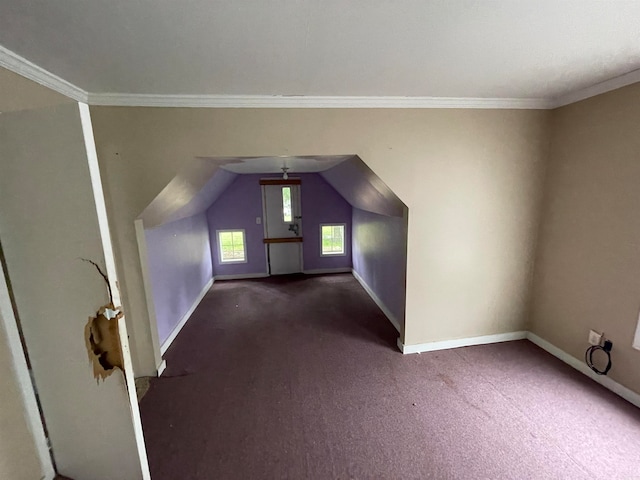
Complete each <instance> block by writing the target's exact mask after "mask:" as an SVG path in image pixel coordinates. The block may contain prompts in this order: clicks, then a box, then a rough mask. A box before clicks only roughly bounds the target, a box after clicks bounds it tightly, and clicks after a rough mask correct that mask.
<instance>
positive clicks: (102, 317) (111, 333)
mask: <svg viewBox="0 0 640 480" xmlns="http://www.w3.org/2000/svg"><path fill="white" fill-rule="evenodd" d="M81 260H82V261H84V262H87V263H90V264H91V265H93V266H94V267H96V270H98V273H99V274H100V276H101V277H102V278H103V279H104V282H105V284H106V285H107V290H108V292H109V303H108V304H107V305H104V306H102V307H100V310H98V311H97V312H96V315H95V316H94V317H89V321H88V322H87V324H86V325H85V327H84V340H85V343H86V346H87V353H88V354H89V361H90V362H91V364H92V366H93V376H94V377H95V379H96V380H97V381H98V383H99V382H100V379H102V380H104V379H105V378H107V377H108V376H109V375H111V374H112V373H113V372H114V371H115V369H116V368H119V369H120V370H122V371H124V360H123V358H122V348H121V346H120V333H119V331H118V321H119V320H120V319H121V318H122V317H123V316H124V314H123V313H122V311H121V309H120V307H115V306H114V305H113V294H112V292H111V284H110V283H109V278H108V277H107V275H106V274H105V273H104V272H103V271H102V269H101V268H100V266H99V265H98V264H97V263H96V262H94V261H92V260H88V259H86V258H81Z"/></svg>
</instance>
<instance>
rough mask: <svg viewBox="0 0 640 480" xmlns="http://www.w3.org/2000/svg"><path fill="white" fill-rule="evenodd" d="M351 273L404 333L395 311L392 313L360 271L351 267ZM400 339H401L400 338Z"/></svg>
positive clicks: (394, 324)
mask: <svg viewBox="0 0 640 480" xmlns="http://www.w3.org/2000/svg"><path fill="white" fill-rule="evenodd" d="M351 273H352V274H353V276H354V277H355V279H356V280H357V281H358V282H359V283H360V285H362V288H364V290H365V292H367V293H368V294H369V296H370V297H371V300H373V301H374V302H375V304H376V305H377V306H378V308H379V309H380V310H382V313H384V314H385V316H386V317H387V318H388V319H389V321H390V322H391V324H392V325H393V326H394V327H395V329H396V330H397V331H398V333H399V334H400V335H402V329H401V327H400V322H399V321H398V319H397V318H396V317H395V316H394V315H393V313H391V311H390V310H389V309H388V308H387V306H386V305H385V304H384V303H382V300H380V298H379V297H378V296H377V295H376V294H375V293H374V292H373V290H371V288H370V287H369V285H367V283H366V282H365V281H364V279H363V278H362V277H361V276H360V275H359V274H358V272H356V271H355V270H353V269H351ZM398 341H400V339H398Z"/></svg>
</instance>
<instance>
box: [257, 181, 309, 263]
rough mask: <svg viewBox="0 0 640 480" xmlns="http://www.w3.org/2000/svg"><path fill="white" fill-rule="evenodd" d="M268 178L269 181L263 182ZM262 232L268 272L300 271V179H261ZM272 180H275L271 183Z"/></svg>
mask: <svg viewBox="0 0 640 480" xmlns="http://www.w3.org/2000/svg"><path fill="white" fill-rule="evenodd" d="M266 182H269V184H266V185H265V184H264V183H266ZM261 183H263V185H262V201H263V210H264V234H265V235H264V236H265V243H266V244H267V260H268V262H269V273H271V275H283V274H287V273H300V272H302V216H301V215H300V180H296V179H291V180H290V183H284V181H280V180H277V181H276V180H263V181H262V182H261ZM274 183H275V184H274Z"/></svg>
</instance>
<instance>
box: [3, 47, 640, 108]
mask: <svg viewBox="0 0 640 480" xmlns="http://www.w3.org/2000/svg"><path fill="white" fill-rule="evenodd" d="M0 67H4V68H6V69H7V70H11V71H12V72H14V73H17V74H19V75H22V76H23V77H26V78H28V79H29V80H33V81H34V82H36V83H39V84H40V85H43V86H45V87H47V88H50V89H51V90H54V91H56V92H58V93H61V94H62V95H65V96H67V97H69V98H71V99H73V100H76V101H78V102H83V103H88V104H89V105H102V106H113V107H187V108H198V107H200V108H461V109H524V110H547V109H553V108H558V107H563V106H565V105H569V104H571V103H575V102H579V101H581V100H585V99H587V98H590V97H594V96H596V95H600V94H603V93H606V92H610V91H612V90H616V89H618V88H622V87H625V86H627V85H631V84H633V83H637V82H640V69H638V70H634V71H632V72H629V73H626V74H624V75H620V76H618V77H615V78H611V79H609V80H605V81H604V82H600V83H597V84H595V85H592V86H590V87H586V88H583V89H580V90H576V91H573V92H569V93H567V94H564V95H560V96H558V97H555V98H469V97H354V96H351V97H349V96H303V95H157V94H132V93H88V92H87V91H85V90H83V89H81V88H80V87H78V86H76V85H74V84H72V83H71V82H68V81H67V80H64V79H63V78H60V77H58V76H57V75H54V74H53V73H51V72H49V71H48V70H45V69H44V68H42V67H39V66H38V65H36V64H35V63H32V62H30V61H29V60H27V59H26V58H24V57H21V56H20V55H18V54H17V53H14V52H12V51H11V50H8V49H6V48H4V47H3V46H2V45H0Z"/></svg>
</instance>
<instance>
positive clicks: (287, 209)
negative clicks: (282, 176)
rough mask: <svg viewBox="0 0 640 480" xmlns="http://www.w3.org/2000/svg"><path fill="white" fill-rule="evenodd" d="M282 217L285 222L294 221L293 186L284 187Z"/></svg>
mask: <svg viewBox="0 0 640 480" xmlns="http://www.w3.org/2000/svg"><path fill="white" fill-rule="evenodd" d="M282 219H283V220H284V223H291V222H293V214H292V212H291V187H282Z"/></svg>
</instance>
